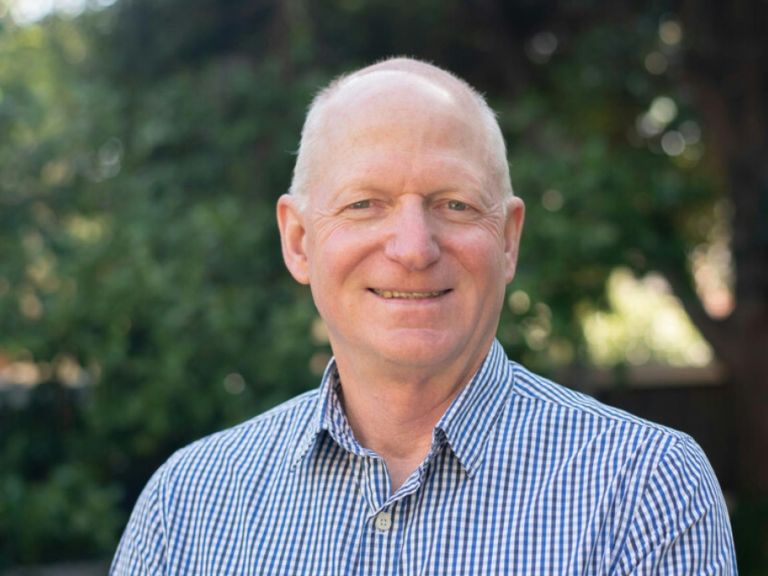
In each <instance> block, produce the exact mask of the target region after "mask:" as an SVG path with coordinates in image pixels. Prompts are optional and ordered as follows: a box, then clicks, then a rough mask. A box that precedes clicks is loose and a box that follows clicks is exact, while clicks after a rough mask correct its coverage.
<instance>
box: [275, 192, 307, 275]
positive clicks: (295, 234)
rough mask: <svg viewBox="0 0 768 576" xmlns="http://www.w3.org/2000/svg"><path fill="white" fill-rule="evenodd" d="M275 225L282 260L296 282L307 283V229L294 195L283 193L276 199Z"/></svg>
mask: <svg viewBox="0 0 768 576" xmlns="http://www.w3.org/2000/svg"><path fill="white" fill-rule="evenodd" d="M277 225H278V227H279V228H280V244H281V246H282V249H283V260H284V261H285V265H286V266H287V267H288V271H289V272H290V273H291V276H293V277H294V278H295V279H296V281H297V282H299V283H300V284H309V265H308V259H307V250H306V236H307V231H306V227H305V225H304V213H303V212H302V210H301V208H300V207H299V205H298V202H297V201H296V197H295V196H291V195H290V194H283V195H282V196H280V198H279V199H278V201H277Z"/></svg>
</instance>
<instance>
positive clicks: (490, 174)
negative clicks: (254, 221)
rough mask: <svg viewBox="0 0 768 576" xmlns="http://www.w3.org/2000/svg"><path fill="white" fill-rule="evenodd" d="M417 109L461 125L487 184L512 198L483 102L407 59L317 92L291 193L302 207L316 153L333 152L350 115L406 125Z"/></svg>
mask: <svg viewBox="0 0 768 576" xmlns="http://www.w3.org/2000/svg"><path fill="white" fill-rule="evenodd" d="M419 110H430V111H431V110H442V111H444V112H446V113H447V114H449V115H450V117H451V118H455V119H456V120H457V121H459V122H462V123H463V129H462V134H463V138H464V139H466V140H468V141H469V140H472V141H476V145H477V147H478V149H479V150H481V154H482V156H483V164H484V165H485V170H486V172H487V174H486V176H487V180H488V182H489V185H490V186H492V187H493V188H495V189H496V190H497V191H498V193H499V195H500V196H502V197H506V196H511V195H512V186H511V183H510V178H509V168H508V165H507V158H506V148H505V146H504V139H503V137H502V134H501V130H500V128H499V125H498V123H497V122H496V117H495V114H494V113H493V111H492V110H491V109H490V108H489V107H488V105H487V103H486V102H485V99H484V98H483V97H482V96H481V95H480V94H479V93H478V92H476V91H475V90H474V89H472V87H470V86H469V85H468V84H467V83H466V82H464V81H463V80H461V79H459V78H458V77H456V76H454V75H453V74H451V73H449V72H446V71H445V70H442V69H440V68H438V67H436V66H433V65H431V64H427V63H426V62H421V61H419V60H413V59H410V58H392V59H389V60H385V61H383V62H379V63H377V64H373V65H371V66H368V67H366V68H363V69H361V70H358V71H356V72H353V73H351V74H348V75H343V76H341V77H339V78H337V79H336V80H334V81H333V82H331V83H330V84H329V85H328V86H327V87H326V88H324V89H323V90H321V91H320V92H319V93H318V95H317V96H316V97H315V99H314V100H313V102H312V104H311V106H310V108H309V111H308V113H307V118H306V121H305V123H304V128H303V130H302V134H301V143H300V146H299V153H298V157H297V160H296V166H295V169H294V174H293V181H292V183H291V190H290V191H291V194H293V195H294V196H295V197H296V198H297V199H298V200H299V203H300V205H306V203H307V199H308V197H309V195H310V194H311V190H312V186H313V180H314V178H315V176H316V173H317V171H318V170H322V164H323V163H322V161H321V155H322V154H321V152H322V153H325V154H328V153H331V154H332V153H333V150H332V149H330V150H329V144H330V142H331V141H332V139H333V138H332V137H333V133H334V130H335V128H336V127H338V126H340V125H343V124H344V123H346V122H350V121H352V116H354V115H360V114H364V115H368V116H371V117H377V118H379V119H381V120H382V123H383V124H384V125H385V126H386V124H387V119H391V120H392V123H394V121H395V120H397V121H398V122H400V123H401V124H402V123H403V120H404V119H405V121H406V123H407V119H408V115H409V114H414V113H415V114H419ZM435 129H436V130H438V129H439V127H437V126H436V127H435ZM365 144H366V143H365V142H361V143H360V145H361V146H365Z"/></svg>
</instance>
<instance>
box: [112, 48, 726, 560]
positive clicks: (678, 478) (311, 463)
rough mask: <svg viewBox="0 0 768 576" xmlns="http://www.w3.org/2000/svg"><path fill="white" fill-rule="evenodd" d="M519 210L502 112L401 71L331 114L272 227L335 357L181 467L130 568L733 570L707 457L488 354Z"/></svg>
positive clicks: (313, 124) (457, 88)
mask: <svg viewBox="0 0 768 576" xmlns="http://www.w3.org/2000/svg"><path fill="white" fill-rule="evenodd" d="M523 213H524V209H523V203H522V201H521V200H520V199H519V198H517V197H515V196H514V195H513V194H512V188H511V185H510V180H509V172H508V168H507V162H506V152H505V148H504V141H503V138H502V136H501V132H500V130H499V127H498V125H497V123H496V120H495V118H494V115H493V113H492V112H491V111H490V109H489V108H488V107H487V105H486V104H485V102H484V100H483V99H482V97H481V96H479V95H478V94H477V93H476V92H474V90H472V89H471V88H470V87H469V86H468V85H466V84H465V83H464V82H463V81H461V80H459V79H457V78H456V77H454V76H452V75H450V74H449V73H447V72H444V71H442V70H440V69H438V68H436V67H434V66H431V65H429V64H425V63H422V62H418V61H414V60H409V59H402V58H401V59H392V60H387V61H385V62H383V63H380V64H377V65H374V66H371V67H368V68H364V69H363V70H360V71H358V72H356V73H354V74H352V75H349V76H345V77H342V78H341V79H339V80H337V81H335V82H334V83H333V84H331V85H330V86H329V87H328V88H326V90H324V91H323V92H321V93H320V94H319V95H318V97H317V98H316V99H315V101H314V102H313V105H312V107H311V109H310V111H309V114H308V117H307V120H306V123H305V126H304V130H303V132H302V141H301V146H300V151H299V156H298V159H297V162H296V169H295V174H294V181H293V184H292V189H291V193H290V194H289V195H285V196H283V197H281V198H280V200H279V202H278V206H277V217H278V222H279V226H280V234H281V238H282V248H283V256H284V259H285V262H286V264H287V266H288V269H289V270H290V272H291V274H292V275H293V276H294V278H295V279H296V280H298V281H299V282H301V283H304V284H308V285H309V286H310V288H311V290H312V295H313V298H314V301H315V303H316V305H317V309H318V311H319V313H320V315H321V316H322V318H323V319H324V321H325V323H326V325H327V328H328V334H329V339H330V342H331V347H332V349H333V352H334V355H335V358H334V360H333V361H332V362H331V363H330V365H329V366H328V368H327V370H326V373H325V375H324V377H323V380H322V384H321V386H320V388H319V390H316V391H314V392H310V393H307V394H304V395H302V396H299V397H298V398H295V399H293V400H291V401H289V402H287V403H285V404H283V405H281V406H278V407H277V408H275V409H273V410H271V411H269V412H267V413H265V414H263V415H261V416H259V417H257V418H255V419H253V420H251V421H249V422H246V423H244V424H242V425H240V426H238V427H235V428H233V429H230V430H227V431H224V432H221V433H219V434H215V435H213V436H211V437H208V438H205V439H203V440H201V441H199V442H197V443H195V444H192V445H191V446H189V447H187V448H185V449H183V450H181V451H180V452H178V453H177V454H175V455H174V456H173V457H172V458H171V459H170V460H169V461H168V462H167V463H166V464H165V465H164V466H163V467H162V468H160V470H158V472H157V473H156V474H155V476H154V477H153V478H152V480H151V481H150V482H149V484H148V486H147V487H146V489H145V490H144V493H143V494H142V496H141V498H140V499H139V502H138V503H137V506H136V509H135V511H134V513H133V515H132V517H131V520H130V523H129V525H128V528H127V529H126V532H125V534H124V536H123V539H122V542H121V544H120V547H119V549H118V552H117V555H116V557H115V560H114V563H113V566H112V571H113V573H114V574H211V575H214V574H215V575H220V574H238V575H243V574H269V575H272V574H313V575H314V574H319V575H325V574H339V575H348V574H370V575H385V574H386V575H389V574H403V575H411V574H413V575H416V574H441V575H443V574H472V575H481V574H521V575H527V574H534V575H541V574H630V573H635V574H675V575H677V574H735V573H736V567H735V561H734V555H733V543H732V539H731V534H730V526H729V523H728V517H727V514H726V510H725V506H724V504H723V499H722V495H721V493H720V489H719V487H718V485H717V481H716V479H715V478H714V475H713V473H712V471H711V469H710V467H709V464H708V463H707V461H706V458H705V456H704V455H703V453H702V452H701V450H700V449H699V448H698V446H697V445H696V444H695V443H694V442H693V441H692V440H691V439H690V438H689V437H687V436H685V435H684V434H681V433H679V432H675V431H672V430H668V429H666V428H663V427H661V426H657V425H654V424H651V423H648V422H645V421H642V420H640V419H637V418H634V417H632V416H630V415H628V414H626V413H623V412H621V411H618V410H615V409H612V408H609V407H606V406H603V405H601V404H599V403H598V402H596V401H594V400H592V399H590V398H588V397H585V396H583V395H580V394H578V393H575V392H572V391H569V390H567V389H565V388H562V387H560V386H557V385H556V384H553V383H551V382H549V381H547V380H544V379H542V378H540V377H537V376H535V375H534V374H531V373H530V372H528V371H527V370H525V369H524V368H522V367H521V366H519V365H517V364H515V363H512V362H510V361H509V360H508V359H507V358H506V356H505V354H504V351H503V349H502V348H501V346H500V345H499V344H498V342H496V341H495V340H494V335H495V332H496V328H497V324H498V320H499V315H500V311H501V307H502V305H503V301H504V292H505V287H506V285H507V283H509V282H510V281H511V280H512V278H513V276H514V272H515V264H516V261H517V250H518V244H519V239H520V232H521V229H522V225H523Z"/></svg>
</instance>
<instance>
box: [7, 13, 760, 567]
mask: <svg viewBox="0 0 768 576" xmlns="http://www.w3.org/2000/svg"><path fill="white" fill-rule="evenodd" d="M767 47H768V3H767V2H766V1H765V0H752V1H749V0H732V1H729V2H715V1H706V0H678V1H672V0H669V1H652V2H644V3H640V2H601V1H598V0H564V1H562V2H547V1H540V0H514V1H512V0H509V1H504V0H409V1H408V2H392V1H384V0H315V1H309V0H5V2H0V572H2V571H3V570H11V569H12V567H16V568H14V569H13V570H16V572H9V573H20V572H18V569H19V567H22V568H23V567H24V566H31V565H35V566H40V565H46V564H53V563H61V562H75V561H77V562H82V561H94V562H96V564H95V566H100V567H101V568H100V569H101V570H102V571H103V570H104V564H103V562H104V561H108V559H109V558H110V556H111V554H112V553H113V551H114V548H115V546H116V543H117V539H118V538H119V535H120V532H121V530H122V528H123V526H124V524H125V522H126V520H127V516H128V514H129V512H130V510H131V508H132V505H133V503H134V501H135V499H136V497H137V496H138V494H139V492H140V490H141V488H142V486H143V485H144V483H145V482H146V481H147V479H148V478H149V476H150V474H151V473H152V471H153V470H154V469H155V468H156V467H157V466H158V465H159V464H160V463H161V462H163V461H164V460H165V459H166V458H167V457H168V456H169V455H170V454H171V453H172V452H173V451H174V450H175V449H177V448H179V447H181V446H182V445H184V444H186V443H188V442H189V441H191V440H193V439H196V438H199V437H200V436H203V435H205V434H208V433H210V432H213V431H215V430H218V429H221V428H223V427H226V426H229V425H231V424H234V423H236V422H240V421H242V420H245V419H247V418H249V417H252V416H253V415H255V414H257V413H259V412H260V411H262V410H264V409H266V408H268V407H270V406H272V405H274V404H275V403H277V402H279V401H281V400H283V399H286V398H288V397H290V396H293V395H295V394H296V393H299V392H301V391H303V390H306V389H308V388H311V387H313V386H316V384H317V382H318V376H319V374H320V372H321V370H322V368H323V367H324V365H325V363H326V361H327V359H328V357H329V348H328V345H327V340H326V338H325V332H324V329H323V325H322V323H321V322H320V321H319V320H318V318H317V315H316V312H315V310H314V308H313V305H312V303H311V299H310V295H309V292H308V290H307V289H306V288H304V287H301V286H298V285H296V284H295V283H294V282H293V281H292V280H291V279H290V277H289V276H288V274H287V272H286V271H285V269H284V267H283V264H282V261H281V257H280V251H279V239H278V234H277V228H276V224H275V221H274V205H275V200H276V198H277V197H278V196H279V195H280V194H281V193H283V192H284V191H286V189H287V187H288V183H289V179H290V173H291V169H292V164H293V160H294V152H295V150H296V148H297V144H298V137H299V132H300V128H301V123H302V119H303V115H304V112H305V109H306V106H307V104H308V103H309V100H310V99H311V97H312V95H313V94H314V93H315V91H316V90H317V89H318V88H319V87H321V86H322V85H323V84H324V83H326V82H327V81H328V80H330V79H331V78H332V77H334V76H335V75H336V74H338V73H340V72H342V71H346V70H350V69H352V68H354V67H358V66H362V65H365V64H367V63H370V62H373V61H375V60H377V59H380V58H382V57H385V56H389V55H397V54H405V55H412V56H416V57H419V58H423V59H427V60H430V61H432V62H434V63H436V64H438V65H440V66H443V67H446V68H448V69H450V70H452V71H454V72H456V73H458V74H459V75H461V76H462V77H464V78H466V79H467V80H468V81H469V82H470V83H472V84H473V85H475V86H477V87H478V88H479V89H481V90H483V91H484V92H485V94H486V96H487V98H488V100H489V101H490V103H491V105H492V106H493V107H494V108H495V109H496V110H497V111H498V112H499V120H500V123H501V126H502V128H503V130H504V132H505V135H506V137H507V141H508V146H509V158H510V162H511V168H512V178H513V186H514V187H515V190H516V192H517V194H518V195H520V196H521V197H522V198H523V199H524V200H525V202H526V203H527V208H528V219H527V223H526V229H525V231H524V239H523V246H522V251H521V263H520V267H519V268H520V269H519V273H518V277H517V279H516V280H515V282H514V283H513V285H512V286H511V287H510V288H509V297H508V302H507V304H508V305H507V306H506V307H505V309H504V313H503V319H502V326H501V328H500V331H499V338H500V339H501V341H502V343H503V344H504V345H505V347H506V348H507V350H508V352H509V353H510V355H511V356H512V357H514V358H516V359H519V360H520V361H521V362H523V363H525V364H527V365H528V366H530V367H532V368H534V369H535V370H538V371H540V372H542V373H544V374H546V375H549V376H552V377H555V378H557V379H558V380H560V381H561V382H563V383H565V384H567V385H569V386H572V387H574V388H577V389H581V390H585V391H587V392H589V393H591V394H594V395H596V396H597V397H599V398H601V399H603V400H606V401H609V402H611V403H614V404H617V405H619V406H624V407H628V408H630V409H632V410H633V411H635V412H636V413H639V414H641V415H643V416H646V417H650V418H654V419H656V420H660V421H662V422H665V423H667V424H670V425H673V426H676V427H678V428H682V429H684V430H686V431H687V432H689V433H691V434H692V435H693V436H694V437H695V438H696V439H697V440H698V441H699V442H700V443H701V444H702V445H703V446H704V448H705V450H706V451H707V453H708V455H709V457H710V459H711V460H712V463H713V466H714V467H715V469H716V471H717V473H718V477H719V478H720V481H721V483H722V485H723V488H724V490H725V493H726V496H727V501H728V504H729V508H730V511H731V514H732V521H733V525H734V530H735V533H736V544H737V549H738V555H739V563H740V568H741V571H742V573H743V574H746V575H750V574H768V132H767V129H766V127H767V123H766V113H767V112H768V66H767V65H766V62H768V49H767ZM49 573H53V572H49Z"/></svg>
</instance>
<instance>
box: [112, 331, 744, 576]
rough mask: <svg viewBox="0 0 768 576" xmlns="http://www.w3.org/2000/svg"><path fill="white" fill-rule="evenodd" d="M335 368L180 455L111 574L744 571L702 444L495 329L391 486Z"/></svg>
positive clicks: (146, 503) (160, 477)
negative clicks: (496, 336)
mask: <svg viewBox="0 0 768 576" xmlns="http://www.w3.org/2000/svg"><path fill="white" fill-rule="evenodd" d="M339 385H340V383H339V378H338V374H337V372H336V367H335V365H334V363H333V362H331V364H330V365H329V367H328V369H327V370H326V373H325V375H324V377H323V381H322V384H321V386H320V388H319V389H318V390H315V391H312V392H309V393H306V394H304V395H302V396H299V397H297V398H294V399H293V400H291V401H289V402H287V403H285V404H282V405H280V406H278V407H277V408H274V409H272V410H270V411H269V412H266V413H264V414H262V415H260V416H258V417H256V418H254V419H252V420H250V421H248V422H245V423H243V424H241V425H239V426H237V427H234V428H231V429H229V430H225V431H223V432H220V433H218V434H214V435H212V436H209V437H207V438H204V439H202V440H200V441H198V442H196V443H194V444H191V445H190V446H188V447H186V448H184V449H182V450H180V451H179V452H177V453H176V454H175V455H174V456H172V457H171V458H170V459H169V460H168V461H167V462H166V463H165V464H164V465H163V466H162V467H161V468H160V469H159V470H158V471H157V472H156V473H155V475H154V476H153V477H152V479H151V480H150V482H149V483H148V485H147V486H146V488H145V489H144V491H143V493H142V495H141V497H140V498H139V501H138V503H137V505H136V507H135V509H134V512H133V514H132V516H131V519H130V521H129V524H128V527H127V528H126V530H125V533H124V535H123V538H122V540H121V543H120V546H119V548H118V550H117V553H116V555H115V558H114V561H113V564H112V568H111V574H113V575H129V574H130V575H136V574H151V575H160V574H168V575H170V574H183V575H216V576H221V575H229V574H232V575H252V574H253V575H255V574H265V575H289V574H290V575H305V574H306V575H326V574H327V575H344V576H348V575H358V574H359V575H376V576H382V575H395V574H398V575H428V574H435V575H449V574H468V575H484V574H515V575H537V576H538V575H548V574H552V575H577V574H590V575H608V574H611V575H622V574H669V575H683V574H736V564H735V559H734V558H735V556H734V551H733V541H732V536H731V529H730V525H729V521H728V516H727V513H726V509H725V505H724V503H723V498H722V494H721V491H720V488H719V486H718V484H717V480H716V479H715V476H714V473H713V472H712V470H711V468H710V466H709V463H708V462H707V459H706V457H705V456H704V454H703V453H702V451H701V449H700V448H699V447H698V446H697V445H696V443H695V442H694V441H693V440H692V439H691V438H690V437H688V436H686V435H685V434H683V433H680V432H676V431H673V430H670V429H667V428H664V427H662V426H659V425H655V424H652V423H649V422H646V421H643V420H641V419H639V418H635V417H633V416H630V415H629V414H626V413H624V412H622V411H620V410H617V409H614V408H610V407H607V406H605V405H602V404H600V403H599V402H597V401H595V400H594V399H592V398H589V397H588V396H585V395H582V394H579V393H577V392H574V391H572V390H569V389H566V388H563V387H561V386H558V385H557V384H554V383H552V382H550V381H548V380H545V379H543V378H540V377H538V376H536V375H534V374H532V373H531V372H529V371H527V370H526V369H524V368H523V367H521V366H519V365H518V364H515V363H513V362H510V361H509V360H508V359H507V357H506V355H505V353H504V351H503V349H502V347H501V345H500V344H499V343H498V342H494V344H493V346H492V348H491V350H490V352H489V354H488V356H487V358H486V359H485V362H484V363H483V365H482V367H481V369H480V370H479V371H478V373H477V374H476V375H475V376H474V378H473V379H472V381H471V382H470V383H469V384H468V385H467V387H466V388H465V389H464V390H463V391H462V392H461V394H460V395H459V396H458V397H457V398H456V399H455V400H454V402H453V403H452V405H451V406H450V408H449V409H448V410H447V411H446V413H445V414H444V416H443V417H442V419H441V420H440V421H439V422H438V424H437V426H436V427H435V429H434V433H433V442H432V446H431V450H430V452H429V454H428V456H427V457H426V459H425V460H424V462H423V463H422V464H421V465H420V466H419V468H418V469H417V470H416V471H414V473H413V474H412V475H411V476H410V477H409V478H408V479H407V480H406V481H405V483H404V484H403V485H402V486H401V487H400V488H399V489H398V490H396V491H395V492H394V493H393V492H392V490H391V489H390V481H389V476H388V473H387V470H386V466H385V464H384V462H383V461H382V460H381V458H379V457H378V456H377V455H376V454H375V453H373V452H371V451H370V450H367V449H366V448H364V447H363V446H361V445H360V444H359V443H358V442H357V441H356V440H355V437H354V435H353V433H352V430H351V429H350V427H349V424H348V422H347V419H346V417H345V415H344V412H343V410H342V407H341V404H340V402H339V399H338V395H337V393H336V391H337V388H338V386H339Z"/></svg>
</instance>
